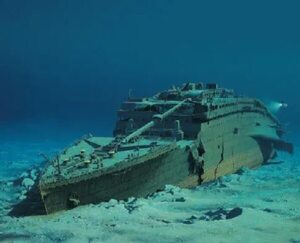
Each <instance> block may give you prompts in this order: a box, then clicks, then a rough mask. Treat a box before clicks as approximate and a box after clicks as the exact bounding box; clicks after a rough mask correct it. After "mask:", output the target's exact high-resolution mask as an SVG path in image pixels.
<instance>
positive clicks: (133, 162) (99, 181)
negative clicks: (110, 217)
mask: <svg viewBox="0 0 300 243" xmlns="http://www.w3.org/2000/svg"><path fill="white" fill-rule="evenodd" d="M118 117H119V119H118V121H117V122H116V126H115V130H114V137H94V136H91V135H90V136H85V137H83V138H82V139H80V140H78V141H76V142H75V143H74V145H72V146H70V147H68V148H66V149H65V150H64V151H63V152H62V153H61V154H59V155H58V156H57V157H56V158H54V159H53V160H52V161H51V163H48V165H47V166H46V168H45V171H44V173H43V175H42V177H41V180H40V183H39V187H40V192H41V196H42V199H43V202H44V205H45V208H46V211H47V213H53V212H56V211H60V210H65V209H70V208H73V207H75V206H78V205H84V204H87V203H97V202H101V201H107V200H109V199H111V198H115V199H126V198H128V197H142V196H146V195H147V194H149V193H153V192H155V191H156V190H158V189H161V188H163V187H164V186H165V185H166V184H174V185H178V186H182V187H193V186H196V185H198V184H201V183H202V182H206V181H210V180H214V179H216V178H218V177H219V176H222V175H225V174H228V173H233V172H235V171H237V170H238V169H240V168H241V167H243V166H246V167H249V168H253V167H257V166H259V165H261V164H262V163H264V162H266V161H268V160H269V159H270V158H272V157H274V156H275V154H276V153H275V151H276V150H284V151H288V152H292V151H293V147H292V145H291V144H290V143H287V142H285V141H284V140H283V139H282V134H283V132H282V128H281V126H280V123H279V122H278V120H277V119H276V118H275V117H274V115H273V114H271V113H270V112H269V111H268V109H267V108H266V107H265V105H264V104H263V103H262V102H261V101H259V100H257V99H252V98H247V97H241V96H236V95H235V94H234V92H233V91H232V90H228V89H223V88H219V87H218V86H217V85H215V84H208V85H206V86H204V85H203V84H202V83H186V84H184V85H183V86H182V87H181V88H180V87H173V88H172V89H170V90H167V91H163V92H160V93H158V94H156V95H154V96H153V97H149V98H142V99H134V98H132V97H131V96H130V97H129V98H128V100H127V101H124V102H123V104H122V107H121V109H120V110H119V111H118Z"/></svg>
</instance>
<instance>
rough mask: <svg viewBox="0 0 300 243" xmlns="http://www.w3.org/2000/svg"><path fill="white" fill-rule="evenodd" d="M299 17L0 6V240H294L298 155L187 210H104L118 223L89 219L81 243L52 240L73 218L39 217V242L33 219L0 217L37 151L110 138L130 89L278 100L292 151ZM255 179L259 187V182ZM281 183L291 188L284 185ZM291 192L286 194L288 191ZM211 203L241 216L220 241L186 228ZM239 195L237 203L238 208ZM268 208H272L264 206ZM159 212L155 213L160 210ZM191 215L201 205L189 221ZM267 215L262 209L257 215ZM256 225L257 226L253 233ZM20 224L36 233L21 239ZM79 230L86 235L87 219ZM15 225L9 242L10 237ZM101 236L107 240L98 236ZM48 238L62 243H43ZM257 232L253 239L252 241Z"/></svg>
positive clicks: (222, 10) (111, 6)
mask: <svg viewBox="0 0 300 243" xmlns="http://www.w3.org/2000/svg"><path fill="white" fill-rule="evenodd" d="M299 9H300V2H299V1H250V2H244V1H196V0H190V1H180V0H153V1H136V0H132V1H96V0H90V1H79V0H73V1H71V0H70V1H67V0H53V1H38V0H28V1H21V0H0V188H1V190H0V191H1V193H0V205H2V206H1V207H0V212H1V214H2V215H0V241H1V240H14V241H18V240H19V241H32V242H33V241H35V242H36V241H41V240H44V241H45V242H55V241H70V242H74V240H75V241H76V239H77V240H79V239H80V240H79V241H80V242H84V241H89V239H91V240H90V241H92V242H99V241H107V242H118V241H120V239H121V238H122V237H125V239H126V240H124V241H129V242H130V241H135V242H141V241H143V240H145V241H149V242H154V241H157V242H159V239H161V241H162V242H175V241H176V242H178V241H179V242H180V240H181V241H184V242H185V241H189V242H191V241H194V242H199V241H198V240H201V237H200V238H197V237H199V234H197V232H201V234H205V235H206V236H205V237H204V238H203V240H209V239H210V240H211V242H221V241H220V240H222V236H224V239H223V240H224V242H237V241H241V240H242V239H245V237H246V238H247V239H250V240H249V242H268V241H270V240H272V241H274V242H288V241H290V242H299V241H300V238H299V237H297V234H296V232H300V229H299V226H297V225H299V217H300V215H299V212H300V209H299V206H297V203H296V202H297V197H298V199H299V186H300V184H299V178H298V177H299V163H298V162H299V160H300V158H299V153H296V155H294V157H285V156H284V157H280V158H281V159H282V160H283V161H284V162H285V163H282V164H276V165H272V166H271V167H270V170H268V169H267V168H263V169H262V170H261V171H256V172H249V173H246V175H241V178H239V179H238V182H237V181H236V178H234V180H233V182H232V183H231V179H232V178H231V177H230V176H229V177H228V178H229V179H228V181H227V182H228V185H227V186H228V188H230V190H229V191H226V189H220V190H219V186H220V185H216V186H215V187H214V185H212V188H209V189H207V188H206V189H197V190H196V191H195V192H194V191H188V190H187V191H184V192H183V193H182V194H181V193H179V196H180V197H181V196H182V197H185V199H186V201H187V203H186V204H185V203H184V202H183V204H182V205H181V206H180V207H179V208H178V207H177V206H175V207H174V205H173V204H172V203H171V204H170V205H169V204H166V205H165V204H164V197H163V196H162V198H161V197H160V196H158V200H159V204H156V202H155V197H154V199H153V198H151V199H149V201H147V200H146V201H144V199H141V201H138V203H137V204H139V203H140V204H141V205H144V206H141V211H138V214H135V215H133V216H130V215H131V214H130V215H129V214H128V215H127V214H126V212H124V211H123V209H122V207H125V208H126V205H125V204H124V205H125V206H124V205H123V203H122V202H121V203H118V204H117V205H116V204H115V203H114V202H112V205H113V207H115V208H114V209H112V211H111V213H112V215H115V214H116V215H117V216H116V217H115V216H113V217H112V216H111V215H110V216H107V215H106V213H104V214H105V215H106V216H107V218H101V215H100V216H99V217H98V218H97V216H95V215H93V216H92V220H93V225H96V228H95V229H96V232H94V231H92V230H90V229H86V231H85V233H83V234H82V237H81V236H80V237H79V234H78V235H76V233H74V231H72V230H69V231H68V229H65V228H64V227H63V230H59V228H60V226H61V225H59V224H58V223H57V222H59V221H60V220H61V221H62V222H63V223H64V224H68V222H69V220H70V218H72V217H73V216H72V215H71V216H70V215H69V213H67V214H66V215H65V216H61V217H62V218H60V216H59V217H58V219H56V218H55V219H51V220H53V221H51V220H50V221H49V219H48V218H42V219H41V220H42V221H41V222H42V225H43V226H42V227H43V229H44V230H45V232H44V231H43V230H40V229H39V230H38V231H37V233H33V232H34V230H35V229H37V228H38V225H39V223H40V221H35V219H31V218H30V219H28V218H22V219H21V221H22V223H21V224H18V223H17V222H16V221H14V220H15V219H13V218H11V217H8V216H5V214H4V213H3V212H7V211H8V209H9V208H10V207H11V205H12V204H13V203H15V202H16V198H17V197H16V196H15V195H14V193H15V192H11V193H10V194H9V190H10V189H7V188H9V187H7V186H6V184H5V183H6V182H7V181H8V180H11V179H13V178H16V177H18V176H20V174H21V173H22V172H23V171H24V170H27V169H28V168H31V167H32V166H36V165H37V166H39V165H40V164H41V162H42V159H41V156H40V155H39V154H40V153H45V154H47V155H49V156H51V155H53V154H55V153H57V152H58V151H60V150H62V149H63V148H64V147H65V146H67V145H69V144H70V143H71V142H72V141H73V140H75V139H77V138H78V137H81V136H82V135H83V134H87V133H93V134H95V135H105V136H109V135H111V134H112V130H113V127H114V122H115V119H116V112H117V110H118V108H119V107H120V103H121V102H122V101H123V100H124V99H126V97H127V95H128V91H129V89H132V95H133V96H137V97H141V96H150V95H153V94H154V93H156V92H158V91H160V90H165V89H168V88H169V87H171V86H172V85H173V84H174V85H180V84H181V83H183V82H185V81H195V82H198V81H202V82H217V83H219V84H220V86H223V87H225V88H231V89H234V90H235V91H236V92H237V93H238V94H241V95H249V96H252V97H258V98H260V99H262V100H264V101H266V102H267V103H270V102H272V101H285V102H286V103H287V104H288V107H287V109H284V110H281V111H280V112H278V113H277V114H276V115H277V116H278V117H279V119H280V120H281V122H282V124H283V125H284V127H285V129H286V131H287V136H288V138H289V140H291V141H292V142H294V143H295V144H296V149H297V147H299V139H298V136H299V123H300V116H299V113H300V106H299V101H300V99H299V90H300V71H299V70H300V32H299V30H298V29H299V23H300V15H299ZM296 151H297V150H296ZM264 177H265V178H266V181H269V183H268V184H264V183H263V178H264ZM226 178H227V177H226ZM226 178H225V180H226ZM285 178H289V180H288V182H287V183H284V182H283V180H285ZM239 181H241V184H240V185H239V187H238V188H236V186H237V185H236V184H239ZM3 183H4V184H3ZM243 183H245V188H244V187H243V186H242V185H243ZM289 183H290V184H289ZM256 185H259V186H260V188H261V190H254V189H253V194H252V192H251V190H250V189H249V188H251V187H253V188H255V187H256ZM273 185H277V187H276V186H274V187H273ZM289 185H290V186H291V189H290V190H291V192H288V191H287V190H286V188H287V187H289ZM5 188H6V189H5ZM225 188H226V187H225ZM297 188H298V189H297ZM231 189H232V191H231ZM7 190H8V191H7ZM222 190H225V192H224V191H222ZM219 191H220V194H218V192H219ZM243 192H244V194H243ZM166 193H167V192H166ZM230 193H232V195H231V194H230ZM280 193H281V194H280ZM208 194H209V195H208ZM212 194H213V195H215V194H216V195H215V199H211V200H212V202H213V201H214V200H221V199H222V198H225V199H226V200H228V202H230V203H228V205H227V206H226V207H227V208H233V207H238V206H240V207H242V208H243V210H244V212H245V213H243V216H241V217H240V218H239V219H238V220H240V222H239V221H229V222H223V223H222V227H223V231H222V232H221V233H220V232H219V231H218V228H219V226H218V223H216V224H208V225H207V224H205V225H203V224H202V223H200V224H198V223H195V222H194V221H196V220H195V219H197V217H198V216H199V214H201V213H202V212H206V211H205V210H214V209H216V208H219V207H221V205H220V204H218V203H216V204H214V203H211V201H205V200H204V202H203V201H201V198H200V199H199V197H202V196H204V197H208V198H212V197H211V196H212ZM265 194H267V195H266V197H264V195H265ZM9 195H10V196H9ZM237 195H241V198H240V203H239V198H236V197H238V196H237ZM251 195H253V197H252V201H251V202H249V203H247V198H246V197H251ZM292 195H294V196H292ZM232 197H233V198H234V200H233V201H234V202H232V201H231V200H232ZM283 197H288V199H284V198H283ZM266 198H267V199H266ZM173 199H174V198H173ZM175 199H176V198H175ZM175 199H174V200H175ZM153 200H154V201H153ZM160 200H161V201H160ZM168 200H169V199H168ZM168 200H167V202H168ZM170 200H171V201H172V199H170ZM197 200H198V201H197ZM266 200H273V201H272V202H270V205H269V207H267V205H266V204H265V203H266V202H267V201H266ZM284 200H287V201H284ZM190 201H191V202H190ZM261 201H263V202H262V203H261V204H260V202H261ZM208 202H209V203H208ZM298 202H299V200H298ZM153 203H154V206H153V208H152V206H151V205H152V204H153ZM160 203H162V204H164V207H163V208H164V209H163V210H162V211H159V212H157V211H156V210H158V208H160ZM207 203H208V204H210V203H211V206H208V205H207ZM191 205H192V206H191ZM195 205H199V208H200V209H199V211H198V213H197V207H196V206H195ZM201 205H204V206H203V208H202V206H201ZM105 207H106V206H105V205H104V206H103V205H102V206H101V205H100V206H97V208H96V209H95V212H98V213H99V212H100V213H101V214H102V213H103V210H104V211H105V209H104V208H105ZM110 207H112V206H108V208H110ZM143 208H144V210H145V213H144V214H143ZM265 208H269V209H268V210H265V211H264V213H263V214H261V211H262V210H264V209H265ZM81 210H82V211H78V212H76V213H75V215H76V217H79V216H80V217H82V218H84V219H85V217H87V218H88V216H86V215H92V214H93V213H92V212H93V209H91V208H89V207H87V208H85V209H81ZM99 210H100V211H99ZM169 211H170V213H169V214H168V212H169ZM105 212H106V211H105ZM174 212H176V215H175V214H174ZM268 213H269V214H268ZM107 214H110V212H109V211H108V213H107ZM124 214H126V215H124ZM133 214H134V213H133ZM181 214H182V215H181ZM190 214H191V215H190ZM192 214H195V215H196V216H195V217H194V221H193V223H191V224H190V225H187V224H185V225H184V227H183V230H182V231H180V230H178V229H180V228H181V226H182V222H183V221H184V219H185V218H187V217H191V216H192ZM78 215H79V216H78ZM118 215H119V216H118ZM143 215H144V216H143ZM158 215H162V216H161V217H158ZM245 215H246V216H245ZM181 216H182V217H181ZM142 217H145V219H142ZM199 217H200V216H199ZM256 217H258V218H259V221H260V222H265V223H264V224H263V223H261V224H258V223H257V224H258V225H256V223H255V222H256V220H255V218H256ZM115 218H116V219H115ZM247 219H249V230H248V231H247V230H246V231H247V232H243V230H242V229H239V228H238V226H239V225H242V226H243V227H244V228H247ZM276 219H277V221H276ZM27 220H28V222H29V223H30V224H29V225H34V227H33V228H30V227H28V228H26V227H25V230H24V227H23V226H24V225H26V224H27V223H28V222H27ZM56 220H57V221H56ZM122 220H123V221H122ZM124 220H125V221H128V220H129V221H130V220H132V221H133V222H134V224H133V225H134V228H136V227H137V226H136V225H140V224H143V223H144V227H143V228H142V229H141V232H144V234H145V235H147V237H146V238H147V239H146V238H143V237H142V236H141V235H138V232H136V231H135V229H133V228H132V227H124V224H125V223H124V222H125V221H124ZM264 220H265V221H264ZM75 221H76V223H75V225H73V226H74V230H79V229H80V228H81V227H80V224H79V223H78V218H76V220H75ZM79 221H80V220H79ZM53 222H56V223H54V226H53V229H51V227H52V226H49V225H50V224H52V223H53ZM271 222H275V223H274V224H275V225H274V227H271V226H270V227H269V226H268V225H271ZM280 222H286V224H281V223H280ZM48 224H49V225H48ZM82 224H83V225H89V227H92V226H91V225H90V224H89V223H88V219H86V220H83V222H82ZM112 224H116V225H117V226H118V225H121V228H120V229H119V230H118V227H117V229H116V228H115V227H114V226H111V227H113V229H112V228H111V227H110V228H109V230H108V229H107V227H108V226H107V225H112ZM22 225H23V226H22ZM14 227H16V229H17V232H12V231H13V229H14ZM35 227H36V228H35ZM161 227H162V229H161ZM71 228H72V227H70V229H71ZM163 229H167V230H166V231H164V230H163ZM172 229H173V230H174V229H176V230H174V232H172ZM279 229H283V230H282V232H278V230H279ZM107 230H108V232H109V233H108V234H106V233H104V232H106V231H107ZM52 231H53V232H54V231H56V232H58V233H59V235H60V236H59V237H56V238H55V237H51V234H52V233H51V232H52ZM215 231H216V232H217V233H216V234H214V232H215ZM49 232H50V233H49ZM97 232H100V233H99V234H98V235H97ZM15 233H16V235H15ZM164 233H165V234H164ZM243 233H244V234H245V235H244V237H243ZM219 234H220V235H219ZM255 234H257V238H253V240H251V237H250V236H251V235H252V236H253V235H255ZM171 235H172V237H171ZM270 235H273V236H274V237H275V236H276V235H277V236H278V237H277V238H276V237H275V238H272V237H271V236H270ZM177 236H178V237H177ZM208 236H211V238H209V237H208ZM289 236H290V237H289ZM110 237H111V238H110ZM126 237H127V238H126ZM249 237H250V238H249ZM110 239H111V240H110ZM231 239H232V241H231ZM274 239H279V240H278V241H276V240H274Z"/></svg>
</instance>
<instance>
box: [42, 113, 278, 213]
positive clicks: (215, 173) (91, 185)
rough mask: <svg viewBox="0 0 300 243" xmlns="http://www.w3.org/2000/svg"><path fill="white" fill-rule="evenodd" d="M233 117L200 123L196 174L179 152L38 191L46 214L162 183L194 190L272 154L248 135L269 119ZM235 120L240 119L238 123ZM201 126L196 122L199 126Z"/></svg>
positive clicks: (188, 158) (141, 192)
mask: <svg viewBox="0 0 300 243" xmlns="http://www.w3.org/2000/svg"><path fill="white" fill-rule="evenodd" d="M240 116H241V115H240V114H238V115H232V116H228V117H226V118H223V119H222V120H214V121H210V122H209V123H205V124H201V129H200V134H199V137H200V138H201V143H202V145H203V149H204V151H203V152H204V153H203V154H200V156H202V158H203V164H202V167H201V169H200V170H199V169H198V170H193V169H192V170H191V153H190V150H189V149H188V148H179V147H177V148H176V149H174V150H172V151H169V152H167V153H165V154H162V155H160V156H158V157H156V158H153V159H150V160H148V161H145V162H143V163H141V164H138V165H135V166H132V167H129V168H125V169H123V170H121V171H118V172H114V173H111V174H106V175H103V176H99V177H96V178H92V179H88V180H84V181H79V182H77V183H73V184H68V185H65V186H59V187H55V188H51V189H47V190H43V189H41V194H42V198H43V201H44V204H45V208H46V211H47V213H53V212H57V211H61V210H66V209H70V208H72V207H73V206H74V205H73V204H72V203H70V197H71V196H74V195H76V198H77V199H78V202H79V205H84V204H88V203H98V202H101V201H108V200H110V199H112V198H114V199H126V198H128V197H144V196H146V195H148V194H150V193H153V192H155V191H157V190H158V189H162V188H163V187H164V186H165V185H166V184H173V185H178V186H180V187H194V186H197V185H198V184H199V183H201V182H208V181H211V180H214V179H216V178H218V177H220V176H223V175H225V174H229V173H234V172H236V171H237V170H239V169H240V168H241V167H243V166H245V167H249V168H253V167H257V166H259V165H260V164H262V163H263V162H264V161H266V160H267V159H268V158H270V157H271V156H272V154H273V153H274V149H273V148H272V147H270V146H271V144H268V142H267V143H265V144H264V146H262V144H259V143H258V142H257V141H256V140H255V139H254V138H253V137H251V136H249V133H250V132H251V131H252V130H253V125H250V123H251V124H257V121H259V124H268V119H267V118H265V117H264V116H261V115H256V116H253V114H248V115H244V116H243V117H240ZM236 119H239V120H238V122H237V121H236ZM199 125H200V124H199Z"/></svg>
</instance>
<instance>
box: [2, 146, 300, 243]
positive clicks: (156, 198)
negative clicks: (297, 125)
mask: <svg viewBox="0 0 300 243" xmlns="http://www.w3.org/2000/svg"><path fill="white" fill-rule="evenodd" d="M24 146H25V148H24ZM21 148H22V149H21ZM61 148H62V144H55V143H53V142H48V143H43V147H41V145H40V143H33V144H28V143H25V142H24V143H4V144H3V145H2V148H1V150H0V158H1V161H0V242H1V241H3V242H273V243H275V242H291V243H296V242H297V243H300V164H299V161H300V153H299V144H298V146H297V145H296V146H295V154H294V155H293V156H289V155H286V154H280V156H279V157H278V158H276V160H274V161H272V163H270V164H268V165H265V166H262V167H260V168H258V169H256V170H248V169H242V170H240V171H239V173H237V174H232V175H228V176H224V177H222V178H220V179H219V180H217V181H215V182H212V183H210V184H207V185H202V186H199V187H197V188H195V189H192V190H190V189H180V188H178V187H175V186H171V185H167V186H166V188H165V190H164V191H161V192H158V193H155V194H153V195H151V196H149V197H148V198H130V199H128V200H127V201H116V200H113V199H112V200H111V201H109V202H105V203H100V204H97V205H86V206H81V207H78V208H76V209H73V210H70V211H66V212H61V213H56V214H53V215H42V216H28V217H11V216H8V213H9V211H10V210H11V209H12V207H13V205H14V204H15V203H17V202H19V201H20V200H21V199H22V191H24V187H25V186H26V185H24V184H23V186H22V185H15V184H14V183H13V182H14V181H16V180H18V179H20V177H21V174H22V173H23V172H24V171H26V170H27V169H30V168H32V167H33V166H40V162H39V161H41V160H40V159H39V158H38V157H37V154H38V153H39V152H40V151H41V150H44V151H46V152H48V154H51V153H53V154H54V153H55V152H56V151H58V150H59V149H61ZM25 150H26V153H24V152H22V153H20V152H16V151H25ZM23 176H24V175H23Z"/></svg>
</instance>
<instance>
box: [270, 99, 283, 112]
mask: <svg viewBox="0 0 300 243" xmlns="http://www.w3.org/2000/svg"><path fill="white" fill-rule="evenodd" d="M268 107H269V110H270V111H271V112H273V113H276V112H278V111H279V110H280V109H285V108H287V107H288V104H287V103H285V102H284V101H281V102H278V101H271V102H270V104H269V105H268Z"/></svg>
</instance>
